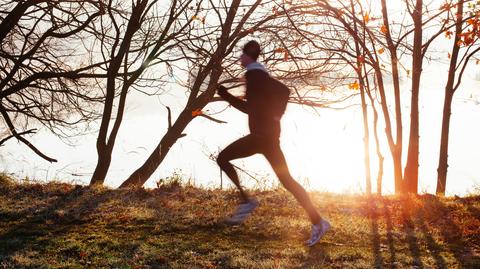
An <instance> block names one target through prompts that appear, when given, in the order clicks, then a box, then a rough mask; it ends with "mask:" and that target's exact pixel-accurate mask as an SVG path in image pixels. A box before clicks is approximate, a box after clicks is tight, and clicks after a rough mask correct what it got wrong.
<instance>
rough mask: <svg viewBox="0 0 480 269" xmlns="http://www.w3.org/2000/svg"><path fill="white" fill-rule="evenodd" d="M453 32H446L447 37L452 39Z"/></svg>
mask: <svg viewBox="0 0 480 269" xmlns="http://www.w3.org/2000/svg"><path fill="white" fill-rule="evenodd" d="M452 35H453V32H452V31H446V32H445V37H446V38H448V39H452Z"/></svg>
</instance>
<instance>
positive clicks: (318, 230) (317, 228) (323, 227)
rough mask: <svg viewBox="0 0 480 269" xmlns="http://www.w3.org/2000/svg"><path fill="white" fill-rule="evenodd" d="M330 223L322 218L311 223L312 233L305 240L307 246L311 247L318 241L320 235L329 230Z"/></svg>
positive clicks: (320, 237)
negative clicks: (318, 221) (315, 222)
mask: <svg viewBox="0 0 480 269" xmlns="http://www.w3.org/2000/svg"><path fill="white" fill-rule="evenodd" d="M330 227H331V226H330V223H329V222H328V221H326V220H324V219H322V220H321V221H320V223H317V224H313V225H312V234H311V236H310V239H309V240H308V241H307V242H306V244H307V246H309V247H312V246H314V245H315V244H316V243H318V241H320V239H322V237H323V236H324V235H325V233H326V232H327V231H328V230H330Z"/></svg>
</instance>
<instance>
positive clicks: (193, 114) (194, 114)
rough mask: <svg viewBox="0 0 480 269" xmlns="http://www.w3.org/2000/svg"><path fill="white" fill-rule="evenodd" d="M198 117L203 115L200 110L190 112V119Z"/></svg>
mask: <svg viewBox="0 0 480 269" xmlns="http://www.w3.org/2000/svg"><path fill="white" fill-rule="evenodd" d="M200 115H203V111H202V110H200V109H195V110H194V111H192V117H196V116H200Z"/></svg>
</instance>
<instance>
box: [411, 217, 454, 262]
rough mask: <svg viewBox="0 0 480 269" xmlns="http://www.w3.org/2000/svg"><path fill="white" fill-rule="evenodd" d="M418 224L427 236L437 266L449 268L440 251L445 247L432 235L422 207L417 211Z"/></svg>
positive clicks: (428, 246)
mask: <svg viewBox="0 0 480 269" xmlns="http://www.w3.org/2000/svg"><path fill="white" fill-rule="evenodd" d="M417 225H418V228H419V229H420V231H421V232H422V234H423V237H424V238H425V241H426V243H427V248H428V250H429V252H430V253H431V255H432V256H433V258H434V260H435V263H436V268H448V267H447V264H446V262H445V259H444V258H443V257H442V256H441V255H440V253H441V252H442V251H443V248H442V247H441V246H440V245H439V244H438V243H437V242H436V241H435V239H434V238H433V237H432V234H431V231H430V230H429V229H428V227H427V225H426V223H425V217H424V212H423V209H420V210H419V211H418V212H417Z"/></svg>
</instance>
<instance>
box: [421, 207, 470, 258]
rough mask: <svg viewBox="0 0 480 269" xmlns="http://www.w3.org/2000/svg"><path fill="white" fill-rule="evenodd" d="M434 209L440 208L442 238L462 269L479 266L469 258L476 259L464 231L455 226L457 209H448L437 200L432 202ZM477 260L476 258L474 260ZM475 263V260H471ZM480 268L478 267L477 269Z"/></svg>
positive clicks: (439, 227)
mask: <svg viewBox="0 0 480 269" xmlns="http://www.w3.org/2000/svg"><path fill="white" fill-rule="evenodd" d="M430 202H431V203H432V205H433V206H434V207H437V208H440V210H441V212H442V218H443V219H444V221H442V225H440V226H438V229H439V231H440V234H441V236H442V237H443V240H444V241H445V245H446V247H447V248H448V250H449V251H450V252H451V253H452V254H453V256H454V257H455V259H456V260H457V262H458V263H459V264H460V267H461V268H475V267H476V266H478V264H477V265H476V266H475V265H472V264H471V263H470V262H469V261H468V257H474V255H473V254H472V250H471V248H470V247H469V243H468V241H465V240H464V239H463V238H462V230H461V229H460V228H459V227H458V226H457V225H456V224H455V220H454V219H453V218H452V213H453V211H454V210H455V209H451V208H448V207H447V206H446V205H445V204H444V203H443V202H441V201H440V200H439V199H437V198H435V199H432V200H431V201H430ZM473 259H475V258H473ZM471 261H472V262H475V261H474V260H471ZM477 268H478V267H477Z"/></svg>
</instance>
